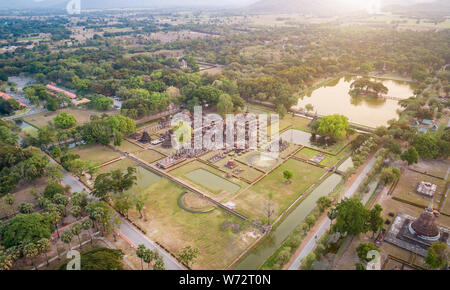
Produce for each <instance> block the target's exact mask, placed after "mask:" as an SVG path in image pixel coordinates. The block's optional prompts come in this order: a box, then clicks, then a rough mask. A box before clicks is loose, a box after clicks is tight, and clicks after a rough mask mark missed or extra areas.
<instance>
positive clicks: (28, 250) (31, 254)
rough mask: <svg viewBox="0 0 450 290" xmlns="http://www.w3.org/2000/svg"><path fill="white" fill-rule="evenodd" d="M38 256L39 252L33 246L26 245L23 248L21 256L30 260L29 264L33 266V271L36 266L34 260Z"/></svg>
mask: <svg viewBox="0 0 450 290" xmlns="http://www.w3.org/2000/svg"><path fill="white" fill-rule="evenodd" d="M38 254H39V251H38V249H37V247H36V245H35V244H33V243H28V244H26V245H25V246H24V247H23V255H24V256H25V257H26V258H29V259H31V264H32V265H33V267H34V269H35V270H37V267H36V265H35V264H34V258H35V257H36V256H37V255H38Z"/></svg>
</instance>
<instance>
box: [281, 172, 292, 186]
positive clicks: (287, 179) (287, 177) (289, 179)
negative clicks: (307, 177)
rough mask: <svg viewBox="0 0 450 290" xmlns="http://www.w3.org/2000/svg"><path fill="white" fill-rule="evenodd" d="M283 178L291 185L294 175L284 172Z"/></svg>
mask: <svg viewBox="0 0 450 290" xmlns="http://www.w3.org/2000/svg"><path fill="white" fill-rule="evenodd" d="M283 177H284V179H286V183H287V184H291V183H292V181H291V179H292V178H293V177H294V173H293V172H292V171H291V170H285V171H284V172H283Z"/></svg>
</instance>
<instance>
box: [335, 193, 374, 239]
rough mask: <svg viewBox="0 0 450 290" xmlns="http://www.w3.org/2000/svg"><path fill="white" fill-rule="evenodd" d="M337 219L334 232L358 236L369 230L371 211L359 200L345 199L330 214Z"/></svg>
mask: <svg viewBox="0 0 450 290" xmlns="http://www.w3.org/2000/svg"><path fill="white" fill-rule="evenodd" d="M329 216H331V217H333V218H332V219H336V223H335V224H334V225H333V231H335V232H339V233H341V234H346V233H347V234H349V235H352V236H357V235H359V234H360V233H366V232H367V231H368V230H369V224H368V218H369V211H368V210H367V209H366V208H365V207H364V205H363V204H362V203H361V201H360V200H359V199H357V198H344V199H343V200H342V201H341V202H340V203H338V204H337V205H336V207H335V209H334V210H332V212H331V213H330V215H329Z"/></svg>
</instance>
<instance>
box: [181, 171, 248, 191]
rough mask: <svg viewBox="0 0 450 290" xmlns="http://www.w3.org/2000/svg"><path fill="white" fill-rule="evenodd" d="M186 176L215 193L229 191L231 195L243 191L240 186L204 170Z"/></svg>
mask: <svg viewBox="0 0 450 290" xmlns="http://www.w3.org/2000/svg"><path fill="white" fill-rule="evenodd" d="M184 176H186V177H187V178H188V179H190V180H192V181H194V182H195V183H198V184H200V185H202V186H204V187H206V188H209V189H210V190H212V191H214V192H222V191H227V192H229V193H236V192H238V191H239V189H241V187H240V186H239V185H237V184H235V183H233V182H231V181H228V180H226V179H224V178H222V177H220V176H218V175H215V174H214V173H211V172H209V171H208V170H205V169H203V168H199V169H195V170H194V171H191V172H189V173H186V174H185V175H184Z"/></svg>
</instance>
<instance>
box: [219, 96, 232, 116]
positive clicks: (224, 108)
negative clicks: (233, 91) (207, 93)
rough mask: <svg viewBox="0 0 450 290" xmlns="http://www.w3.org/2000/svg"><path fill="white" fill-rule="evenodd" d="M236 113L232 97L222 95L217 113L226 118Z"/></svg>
mask: <svg viewBox="0 0 450 290" xmlns="http://www.w3.org/2000/svg"><path fill="white" fill-rule="evenodd" d="M233 111H234V105H233V100H232V98H231V96H230V95H228V94H222V95H220V97H219V101H218V103H217V112H218V113H219V115H221V116H222V117H224V116H225V115H226V114H231V113H233Z"/></svg>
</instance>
